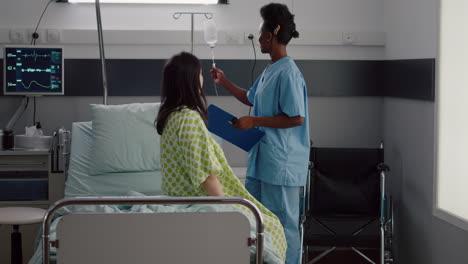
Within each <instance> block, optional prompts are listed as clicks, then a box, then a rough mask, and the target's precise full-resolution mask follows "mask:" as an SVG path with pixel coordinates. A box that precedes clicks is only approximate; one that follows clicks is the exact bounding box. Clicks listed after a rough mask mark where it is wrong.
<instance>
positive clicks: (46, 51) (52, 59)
mask: <svg viewBox="0 0 468 264" xmlns="http://www.w3.org/2000/svg"><path fill="white" fill-rule="evenodd" d="M3 54H4V55H3V72H4V75H3V80H4V86H3V87H4V89H3V93H4V94H5V95H31V96H33V95H63V94H64V71H63V68H64V67H63V66H64V58H63V48H62V47H51V46H6V47H5V48H4V53H3Z"/></svg>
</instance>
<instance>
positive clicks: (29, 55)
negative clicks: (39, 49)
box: [21, 51, 50, 61]
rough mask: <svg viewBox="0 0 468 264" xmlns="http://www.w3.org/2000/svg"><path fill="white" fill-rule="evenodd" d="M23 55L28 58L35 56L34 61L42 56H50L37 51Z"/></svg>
mask: <svg viewBox="0 0 468 264" xmlns="http://www.w3.org/2000/svg"><path fill="white" fill-rule="evenodd" d="M21 56H23V57H25V58H26V59H27V58H28V57H34V61H36V60H37V57H42V58H44V59H45V58H47V57H50V54H37V53H36V51H34V53H32V54H23V55H21Z"/></svg>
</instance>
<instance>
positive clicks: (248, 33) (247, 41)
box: [244, 32, 258, 44]
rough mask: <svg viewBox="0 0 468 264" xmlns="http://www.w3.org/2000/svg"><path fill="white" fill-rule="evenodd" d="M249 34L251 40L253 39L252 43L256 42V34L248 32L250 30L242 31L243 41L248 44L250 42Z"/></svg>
mask: <svg viewBox="0 0 468 264" xmlns="http://www.w3.org/2000/svg"><path fill="white" fill-rule="evenodd" d="M249 36H252V40H253V42H254V43H257V42H258V36H256V35H255V34H253V33H250V32H244V42H245V43H248V44H251V43H252V40H251V39H250V38H249Z"/></svg>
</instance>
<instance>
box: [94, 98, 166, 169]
mask: <svg viewBox="0 0 468 264" xmlns="http://www.w3.org/2000/svg"><path fill="white" fill-rule="evenodd" d="M159 106H160V103H134V104H123V105H98V104H92V105H91V113H92V124H93V145H92V148H91V158H92V159H91V165H90V168H89V169H90V171H89V173H90V174H91V175H99V174H104V173H110V172H140V171H155V170H159V169H160V153H159V138H160V136H159V134H158V133H157V131H156V128H155V127H154V121H155V119H156V116H157V114H158V111H159Z"/></svg>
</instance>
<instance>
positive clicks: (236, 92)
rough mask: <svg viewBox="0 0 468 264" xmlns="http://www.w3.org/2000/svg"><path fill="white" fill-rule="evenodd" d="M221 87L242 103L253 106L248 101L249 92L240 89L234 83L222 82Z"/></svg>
mask: <svg viewBox="0 0 468 264" xmlns="http://www.w3.org/2000/svg"><path fill="white" fill-rule="evenodd" d="M221 85H222V86H223V87H224V88H225V89H226V90H228V91H229V92H230V93H231V94H232V95H233V96H234V97H235V98H236V99H237V100H239V101H240V102H241V103H243V104H245V105H248V106H252V104H251V103H250V102H249V100H248V99H247V90H245V89H243V88H240V87H239V86H237V85H235V84H234V83H233V82H231V81H229V80H227V79H226V80H225V81H224V82H222V84H221Z"/></svg>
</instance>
